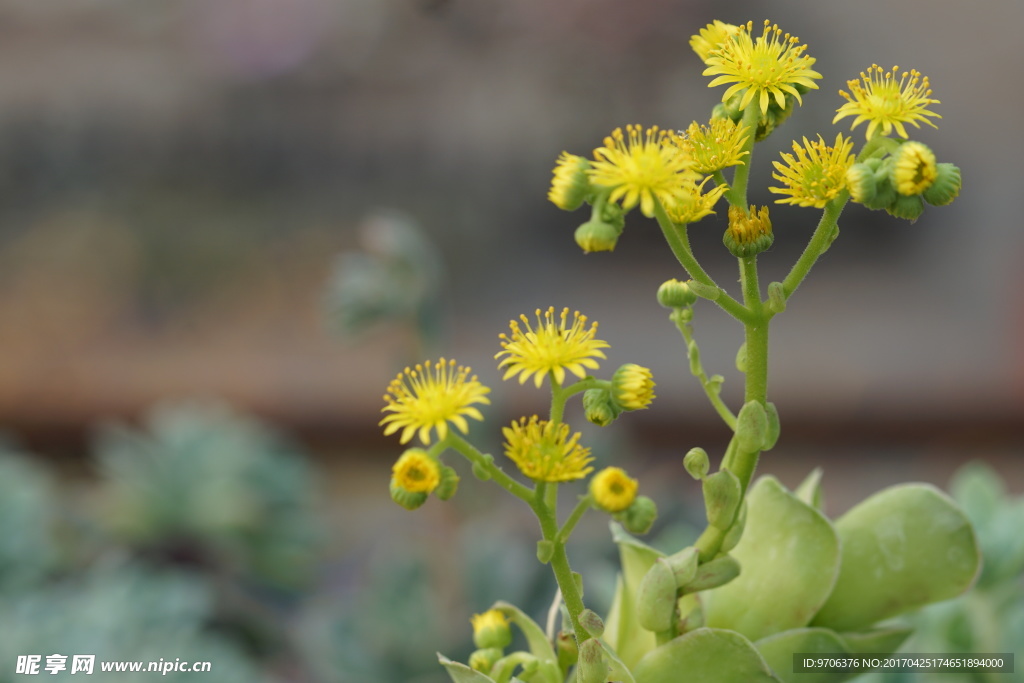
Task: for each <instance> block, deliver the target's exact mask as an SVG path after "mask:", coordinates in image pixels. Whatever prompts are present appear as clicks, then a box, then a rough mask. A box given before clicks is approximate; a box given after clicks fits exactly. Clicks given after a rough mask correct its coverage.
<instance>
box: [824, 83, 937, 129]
mask: <svg viewBox="0 0 1024 683" xmlns="http://www.w3.org/2000/svg"><path fill="white" fill-rule="evenodd" d="M860 78H861V80H860V81H857V80H852V81H847V82H846V84H847V86H849V88H850V92H849V93H848V92H846V91H845V90H840V91H839V94H840V95H842V96H843V97H844V98H845V99H846V100H847V102H846V104H844V105H843V106H841V107H839V109H837V110H836V112H837V113H836V116H835V118H834V119H832V123H835V122H837V121H839V120H840V119H842V118H845V117H847V116H856V117H857V118H855V119H854V120H853V125H852V126H850V130H853V129H854V128H856V127H857V126H859V125H860V124H861V123H863V122H864V121H867V122H868V129H867V139H868V140H870V139H871V138H872V137H873V136H874V134H875V133H876V132H878V131H879V130H880V131H881V133H882V135H889V134H890V133H891V132H892V130H893V128H895V129H896V133H897V134H899V136H900V137H901V138H903V139H906V138H907V137H908V136H907V129H906V128H904V127H903V124H904V123H909V124H911V125H913V126H914V127H916V128H920V127H921V125H920V124H921V122H924V123H927V124H928V125H929V126H931V127H932V128H937V126H936V125H935V124H934V123H932V122H931V121H929V120H928V117H929V116H931V117H935V118H939V119H941V118H942V117H941V116H939V115H938V114H936V113H935V112H933V111H929V110H928V105H930V104H939V101H938V100H935V99H932V98H931V94H932V91H931V87H930V86H929V84H928V78H927V77H923V76H921V73H920V72H919V71H916V70H914V69H911V70H910V71H904V72H903V74H902V75H901V74H900V70H899V67H895V66H894V67H893V68H892V71H885V70H883V69H882V67H880V66H878V65H877V64H872V65H871V68H869V69H868V72H867V73H864V72H863V71H862V72H861V74H860Z"/></svg>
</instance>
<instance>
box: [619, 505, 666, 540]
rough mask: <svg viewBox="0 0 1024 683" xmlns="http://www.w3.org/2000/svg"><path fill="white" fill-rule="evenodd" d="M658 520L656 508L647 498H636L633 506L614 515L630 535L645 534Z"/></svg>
mask: <svg viewBox="0 0 1024 683" xmlns="http://www.w3.org/2000/svg"><path fill="white" fill-rule="evenodd" d="M657 518H658V506H657V505H655V504H654V501H653V500H651V499H650V498H648V497H647V496H637V497H636V500H634V501H633V504H632V505H630V506H629V507H628V508H626V509H625V510H623V511H622V512H620V513H618V514H617V515H615V519H617V520H618V521H620V522H622V525H623V526H624V527H626V531H628V532H629V533H631V534H646V533H647V532H648V531H650V530H651V527H652V526H653V525H654V520H656V519H657Z"/></svg>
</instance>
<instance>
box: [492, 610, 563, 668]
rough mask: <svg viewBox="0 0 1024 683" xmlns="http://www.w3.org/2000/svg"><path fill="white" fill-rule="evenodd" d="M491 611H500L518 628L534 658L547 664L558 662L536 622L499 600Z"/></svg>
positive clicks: (542, 630) (549, 643)
mask: <svg viewBox="0 0 1024 683" xmlns="http://www.w3.org/2000/svg"><path fill="white" fill-rule="evenodd" d="M491 609H496V610H501V611H502V612H503V613H504V614H505V616H507V617H508V618H509V619H511V620H512V622H513V623H514V624H515V625H516V626H518V627H519V630H520V631H522V632H523V635H524V636H526V642H527V644H528V645H529V646H530V652H531V653H532V654H533V656H534V657H536V658H537V659H541V660H544V661H548V662H557V661H558V657H556V656H555V651H554V649H553V648H552V647H551V642H550V641H549V640H548V637H547V635H546V634H545V633H544V629H542V628H541V627H540V626H538V625H537V622H535V621H534V620H533V619H531V618H530V617H528V616H526V613H525V612H523V611H522V610H521V609H519V608H518V607H516V606H515V605H513V604H511V603H508V602H504V601H501V600H499V601H498V602H496V603H494V605H493V606H492V607H491Z"/></svg>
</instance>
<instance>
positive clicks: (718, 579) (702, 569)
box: [681, 555, 740, 593]
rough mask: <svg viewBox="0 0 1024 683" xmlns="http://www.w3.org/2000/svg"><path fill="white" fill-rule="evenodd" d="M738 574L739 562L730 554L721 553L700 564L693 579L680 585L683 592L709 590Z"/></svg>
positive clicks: (725, 582)
mask: <svg viewBox="0 0 1024 683" xmlns="http://www.w3.org/2000/svg"><path fill="white" fill-rule="evenodd" d="M739 575H740V563H739V562H737V561H736V558H734V557H733V556H732V555H722V556H721V557H716V558H715V559H713V560H711V561H710V562H707V563H705V564H702V565H700V566H699V567H698V568H697V576H695V577H694V579H693V581H691V582H690V583H688V584H686V585H685V586H681V590H682V591H683V592H684V593H697V592H699V591H706V590H711V589H712V588H718V587H719V586H724V585H725V584H727V583H729V582H730V581H732V580H733V579H735V578H736V577H737V576H739Z"/></svg>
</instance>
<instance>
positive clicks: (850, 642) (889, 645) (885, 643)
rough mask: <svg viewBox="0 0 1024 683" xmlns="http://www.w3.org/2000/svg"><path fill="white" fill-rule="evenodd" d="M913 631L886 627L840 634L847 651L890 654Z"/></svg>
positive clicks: (907, 627) (905, 628)
mask: <svg viewBox="0 0 1024 683" xmlns="http://www.w3.org/2000/svg"><path fill="white" fill-rule="evenodd" d="M913 632H914V629H913V628H911V627H910V626H888V627H885V628H877V629H872V630H870V631H862V632H858V633H840V634H839V635H840V637H841V638H842V639H843V642H845V643H846V647H847V649H849V651H850V652H852V653H853V654H855V655H859V654H886V655H889V654H892V653H893V652H896V650H898V649H899V648H900V645H902V644H903V642H904V641H905V640H906V639H907V638H909V637H910V634H911V633H913Z"/></svg>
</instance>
